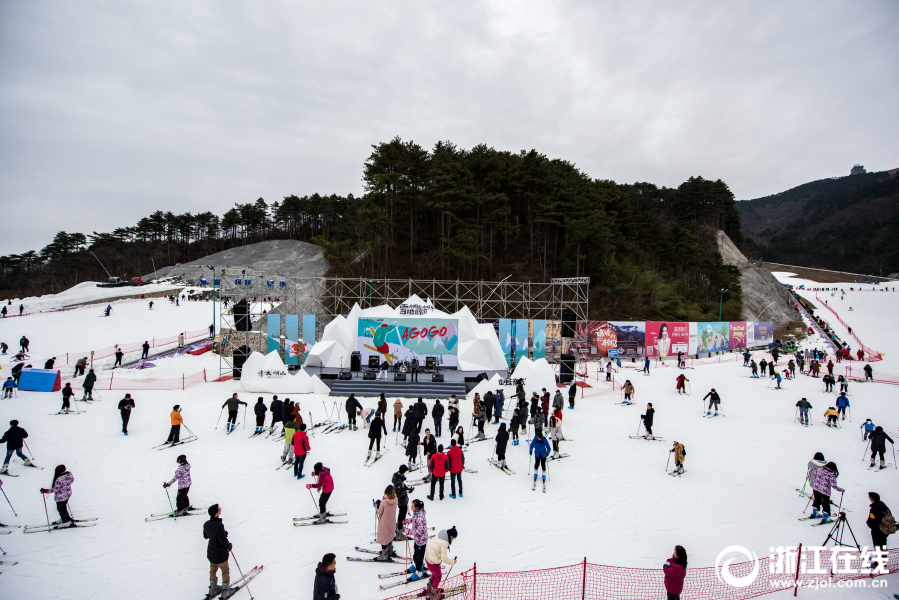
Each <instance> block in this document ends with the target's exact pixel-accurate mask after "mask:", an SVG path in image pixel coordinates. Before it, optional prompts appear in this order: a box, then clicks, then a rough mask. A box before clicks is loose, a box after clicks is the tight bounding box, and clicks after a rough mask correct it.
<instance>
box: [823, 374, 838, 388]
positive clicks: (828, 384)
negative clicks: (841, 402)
mask: <svg viewBox="0 0 899 600" xmlns="http://www.w3.org/2000/svg"><path fill="white" fill-rule="evenodd" d="M821 383H823V384H824V391H825V392H832V391H833V384H834V383H836V381H834V379H833V375H829V374H828V375H825V376H824V377H823V378H822V379H821Z"/></svg>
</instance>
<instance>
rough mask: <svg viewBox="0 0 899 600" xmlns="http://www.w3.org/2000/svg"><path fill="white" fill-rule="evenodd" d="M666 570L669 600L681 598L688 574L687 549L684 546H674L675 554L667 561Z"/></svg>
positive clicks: (666, 586) (664, 568)
mask: <svg viewBox="0 0 899 600" xmlns="http://www.w3.org/2000/svg"><path fill="white" fill-rule="evenodd" d="M662 570H663V571H664V572H665V591H667V592H668V600H680V594H681V591H683V589H684V577H686V575H687V551H686V550H684V547H683V546H675V547H674V556H672V557H671V558H669V559H668V560H667V561H665V565H664V566H663V567H662Z"/></svg>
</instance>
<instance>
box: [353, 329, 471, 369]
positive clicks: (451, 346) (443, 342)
mask: <svg viewBox="0 0 899 600" xmlns="http://www.w3.org/2000/svg"><path fill="white" fill-rule="evenodd" d="M358 335H359V347H358V348H359V352H360V353H361V354H362V364H363V365H367V364H368V357H369V356H377V357H378V362H384V361H387V363H388V364H393V363H395V362H397V361H410V362H411V361H412V359H414V358H417V359H418V362H419V363H420V364H421V365H422V366H423V365H424V362H425V357H427V356H435V357H437V365H438V366H441V367H455V366H458V358H457V353H458V349H459V348H458V346H459V322H458V320H457V319H426V318H415V317H412V318H389V319H363V318H360V319H359V330H358Z"/></svg>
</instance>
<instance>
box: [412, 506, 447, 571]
mask: <svg viewBox="0 0 899 600" xmlns="http://www.w3.org/2000/svg"><path fill="white" fill-rule="evenodd" d="M403 525H406V526H407V527H408V532H409V533H411V534H412V541H413V545H414V547H415V548H414V550H413V551H412V564H411V565H410V566H409V573H412V576H411V577H409V581H418V580H419V579H424V578H425V577H427V576H429V575H430V572H427V571H426V570H425V568H424V558H425V548H426V547H427V544H428V515H427V513H426V512H425V503H424V502H422V501H421V500H418V499H416V500H413V501H412V516H411V517H410V518H408V519H406V520H404V521H403ZM439 568H440V567H438V569H439Z"/></svg>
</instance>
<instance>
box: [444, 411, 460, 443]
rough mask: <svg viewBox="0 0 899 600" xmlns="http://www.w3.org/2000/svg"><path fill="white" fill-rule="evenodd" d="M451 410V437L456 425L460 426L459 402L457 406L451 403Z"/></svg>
mask: <svg viewBox="0 0 899 600" xmlns="http://www.w3.org/2000/svg"><path fill="white" fill-rule="evenodd" d="M447 410H449V432H450V437H452V436H453V433H454V432H455V431H456V427H458V426H459V406H458V403H457V404H456V406H453V405H452V404H450V405H449V406H448V408H447Z"/></svg>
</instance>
